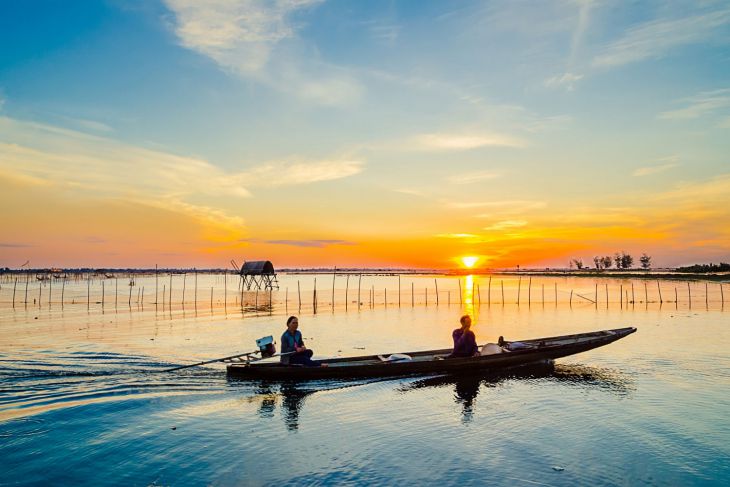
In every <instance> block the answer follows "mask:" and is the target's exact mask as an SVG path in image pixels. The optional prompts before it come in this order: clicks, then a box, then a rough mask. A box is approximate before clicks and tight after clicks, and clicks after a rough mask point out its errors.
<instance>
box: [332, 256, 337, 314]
mask: <svg viewBox="0 0 730 487" xmlns="http://www.w3.org/2000/svg"><path fill="white" fill-rule="evenodd" d="M336 278H337V266H335V271H334V272H333V273H332V311H334V310H335V279H336Z"/></svg>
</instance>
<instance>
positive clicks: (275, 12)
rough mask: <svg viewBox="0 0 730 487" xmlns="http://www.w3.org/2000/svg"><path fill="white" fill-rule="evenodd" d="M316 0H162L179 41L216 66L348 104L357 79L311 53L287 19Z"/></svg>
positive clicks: (307, 96) (357, 91)
mask: <svg viewBox="0 0 730 487" xmlns="http://www.w3.org/2000/svg"><path fill="white" fill-rule="evenodd" d="M322 2H323V0H271V1H265V0H165V4H166V5H167V7H168V8H169V9H170V11H171V12H172V13H173V16H174V21H173V22H172V24H173V26H172V28H173V30H174V32H175V35H176V36H177V37H178V39H179V40H180V45H182V46H183V47H185V48H187V49H190V50H192V51H195V52H197V53H199V54H202V55H204V56H206V57H208V58H210V59H212V60H213V61H214V62H215V63H216V64H218V65H219V66H220V67H221V68H222V69H224V70H226V71H229V72H232V73H234V74H236V75H237V76H240V77H243V78H247V79H253V80H255V81H257V82H259V83H264V84H266V85H268V86H272V87H274V88H275V89H277V90H279V91H282V92H287V93H289V94H292V95H295V96H298V97H300V98H304V99H307V100H310V101H314V102H316V103H319V104H323V105H343V104H350V103H353V102H355V101H357V100H358V99H359V98H360V96H361V92H362V87H361V85H360V83H359V82H358V81H357V80H356V79H354V78H353V77H352V76H351V75H350V74H349V72H348V71H347V70H345V69H339V68H337V67H334V66H331V65H329V64H326V63H324V62H321V61H319V60H318V59H316V58H313V57H312V49H311V48H309V47H302V46H301V44H302V41H301V39H299V38H298V36H297V30H298V27H299V26H298V25H297V23H296V22H295V21H294V20H293V18H294V17H296V16H297V15H301V14H303V13H304V12H306V11H307V10H309V9H312V8H314V7H316V6H317V5H318V4H320V3H322ZM305 52H306V54H305ZM303 58H306V59H307V62H306V63H304V62H303V61H302V59H303Z"/></svg>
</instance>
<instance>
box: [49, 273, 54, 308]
mask: <svg viewBox="0 0 730 487" xmlns="http://www.w3.org/2000/svg"><path fill="white" fill-rule="evenodd" d="M52 295H53V275H51V276H50V277H49V278H48V307H49V308H50V307H51V296H52Z"/></svg>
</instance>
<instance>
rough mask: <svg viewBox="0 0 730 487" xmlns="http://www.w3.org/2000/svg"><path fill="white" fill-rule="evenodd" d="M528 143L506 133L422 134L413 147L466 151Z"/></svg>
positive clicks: (520, 145) (523, 145)
mask: <svg viewBox="0 0 730 487" xmlns="http://www.w3.org/2000/svg"><path fill="white" fill-rule="evenodd" d="M526 145H527V143H526V142H525V141H524V140H522V139H520V138H518V137H514V136H511V135H504V134H497V133H492V134H485V133H482V134H469V133H465V134H455V133H449V134H438V133H433V134H421V135H417V136H416V137H414V138H413V147H415V148H416V149H419V150H431V151H465V150H472V149H479V148H482V147H513V148H520V147H525V146H526Z"/></svg>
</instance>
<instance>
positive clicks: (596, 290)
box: [595, 283, 598, 308]
mask: <svg viewBox="0 0 730 487" xmlns="http://www.w3.org/2000/svg"><path fill="white" fill-rule="evenodd" d="M595 292H596V308H598V283H596V289H595Z"/></svg>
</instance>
